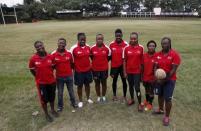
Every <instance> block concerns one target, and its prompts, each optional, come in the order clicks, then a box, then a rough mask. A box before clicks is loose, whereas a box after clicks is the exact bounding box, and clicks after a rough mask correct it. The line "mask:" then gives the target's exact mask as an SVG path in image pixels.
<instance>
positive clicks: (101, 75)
mask: <svg viewBox="0 0 201 131" xmlns="http://www.w3.org/2000/svg"><path fill="white" fill-rule="evenodd" d="M107 77H108V70H106V71H93V78H94V80H105V79H107Z"/></svg>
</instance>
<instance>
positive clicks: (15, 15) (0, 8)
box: [0, 4, 18, 26]
mask: <svg viewBox="0 0 201 131" xmlns="http://www.w3.org/2000/svg"><path fill="white" fill-rule="evenodd" d="M0 10H1V17H2V20H3V24H4V26H6V21H5V16H6V17H15V21H16V24H18V20H17V13H16V9H15V5H14V6H13V12H14V14H12V15H10V14H9V15H6V14H4V13H3V8H2V6H1V4H0Z"/></svg>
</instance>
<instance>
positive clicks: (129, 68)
mask: <svg viewBox="0 0 201 131" xmlns="http://www.w3.org/2000/svg"><path fill="white" fill-rule="evenodd" d="M143 52H144V49H143V46H142V45H140V44H139V43H138V33H136V32H133V33H131V34H130V42H129V45H128V46H126V47H125V48H124V51H123V67H124V68H123V69H124V77H125V78H127V80H128V84H129V91H130V96H131V99H130V100H128V105H132V104H134V103H135V101H134V89H135V92H136V96H137V99H138V111H143V104H142V103H141V91H140V81H141V71H142V58H143Z"/></svg>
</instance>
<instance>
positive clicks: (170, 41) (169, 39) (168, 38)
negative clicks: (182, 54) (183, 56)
mask: <svg viewBox="0 0 201 131" xmlns="http://www.w3.org/2000/svg"><path fill="white" fill-rule="evenodd" d="M165 39H167V40H168V41H169V44H170V49H171V48H172V40H171V38H170V37H163V38H162V40H161V44H162V41H164V40H165Z"/></svg>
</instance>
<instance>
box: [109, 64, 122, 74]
mask: <svg viewBox="0 0 201 131" xmlns="http://www.w3.org/2000/svg"><path fill="white" fill-rule="evenodd" d="M119 74H120V76H122V77H123V65H122V66H120V67H115V68H114V67H112V68H111V70H110V75H111V76H112V75H113V76H118V75H119Z"/></svg>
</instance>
